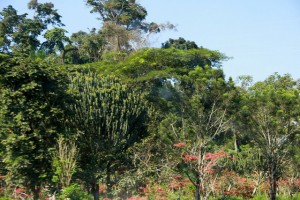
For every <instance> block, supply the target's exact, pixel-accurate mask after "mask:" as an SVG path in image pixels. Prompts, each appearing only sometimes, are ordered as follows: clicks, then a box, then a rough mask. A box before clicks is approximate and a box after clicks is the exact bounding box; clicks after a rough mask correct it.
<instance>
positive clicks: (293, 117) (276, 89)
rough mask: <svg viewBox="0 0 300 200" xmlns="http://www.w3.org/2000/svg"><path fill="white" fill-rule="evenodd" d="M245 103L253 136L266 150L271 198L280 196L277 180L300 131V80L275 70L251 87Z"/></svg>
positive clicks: (245, 110) (259, 145)
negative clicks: (277, 194) (274, 72)
mask: <svg viewBox="0 0 300 200" xmlns="http://www.w3.org/2000/svg"><path fill="white" fill-rule="evenodd" d="M247 100H248V105H247V106H244V107H243V110H244V113H245V116H247V117H248V118H247V122H248V124H247V125H248V126H247V127H248V128H249V129H250V131H251V132H252V134H253V140H254V141H255V142H256V143H257V145H258V147H259V148H260V149H261V151H262V153H263V154H262V155H263V160H264V162H265V164H266V172H267V174H268V179H269V185H270V200H275V199H276V193H277V181H278V179H279V178H280V176H281V175H280V174H281V169H282V164H283V163H284V162H285V160H286V159H288V149H289V147H290V145H291V144H292V142H293V137H294V136H295V134H297V133H299V130H300V129H299V128H300V126H299V114H300V97H299V82H297V81H295V80H293V79H292V78H291V76H290V75H284V76H280V75H279V74H274V75H272V76H270V77H268V78H267V79H266V80H265V81H264V82H258V83H256V84H255V85H254V86H252V87H251V88H250V89H249V92H248V95H247Z"/></svg>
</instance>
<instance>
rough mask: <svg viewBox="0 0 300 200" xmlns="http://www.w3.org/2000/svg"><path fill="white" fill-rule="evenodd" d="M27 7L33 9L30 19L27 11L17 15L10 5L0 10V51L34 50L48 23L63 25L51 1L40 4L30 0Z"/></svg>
mask: <svg viewBox="0 0 300 200" xmlns="http://www.w3.org/2000/svg"><path fill="white" fill-rule="evenodd" d="M28 7H29V9H32V10H34V11H35V14H34V17H33V18H32V19H30V18H28V17H27V13H25V14H22V15H18V14H17V11H16V10H15V9H14V8H13V7H12V6H8V7H7V8H4V9H3V10H2V12H0V19H1V21H0V45H1V46H0V51H1V52H3V53H11V52H12V51H13V50H14V51H23V52H24V51H26V52H34V51H35V50H36V49H37V47H38V46H39V45H40V42H39V40H38V36H40V35H41V34H42V32H43V31H44V30H46V29H47V26H48V25H50V24H51V25H58V26H61V25H63V24H62V23H61V20H60V18H61V16H60V15H59V14H58V13H57V11H56V10H55V9H54V5H53V4H52V3H44V4H41V3H38V2H37V1H36V0H32V1H30V3H29V4H28Z"/></svg>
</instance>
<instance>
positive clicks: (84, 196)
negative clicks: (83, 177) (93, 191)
mask: <svg viewBox="0 0 300 200" xmlns="http://www.w3.org/2000/svg"><path fill="white" fill-rule="evenodd" d="M66 198H69V199H70V200H92V199H93V198H92V196H91V195H89V194H88V193H87V192H84V191H82V189H81V188H80V185H78V184H72V185H70V186H69V187H66V188H64V189H63V191H62V193H61V195H60V199H66Z"/></svg>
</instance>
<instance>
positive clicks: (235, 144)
mask: <svg viewBox="0 0 300 200" xmlns="http://www.w3.org/2000/svg"><path fill="white" fill-rule="evenodd" d="M234 149H235V151H236V152H240V151H241V149H240V142H239V137H238V135H237V133H234Z"/></svg>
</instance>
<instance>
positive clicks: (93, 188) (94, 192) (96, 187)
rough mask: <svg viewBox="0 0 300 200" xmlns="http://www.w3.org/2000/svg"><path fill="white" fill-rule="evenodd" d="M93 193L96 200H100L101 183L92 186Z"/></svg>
mask: <svg viewBox="0 0 300 200" xmlns="http://www.w3.org/2000/svg"><path fill="white" fill-rule="evenodd" d="M92 193H93V196H94V200H99V198H100V195H99V183H98V182H97V183H94V184H93V186H92Z"/></svg>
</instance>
